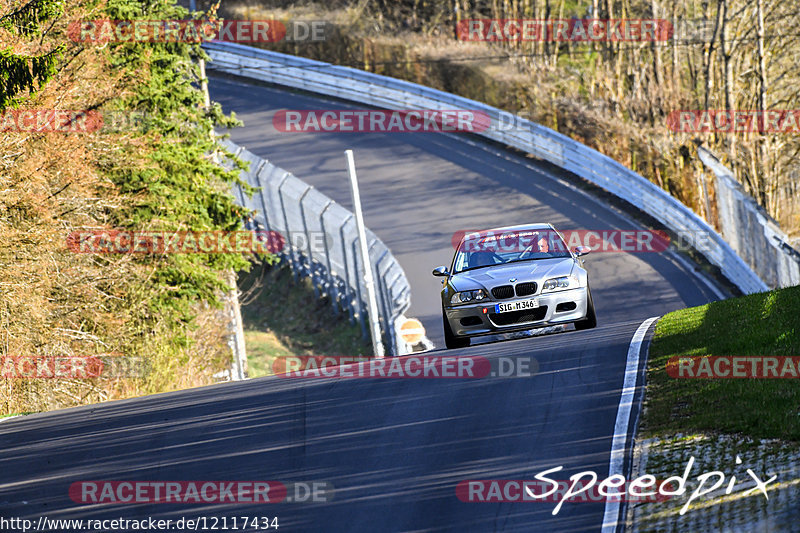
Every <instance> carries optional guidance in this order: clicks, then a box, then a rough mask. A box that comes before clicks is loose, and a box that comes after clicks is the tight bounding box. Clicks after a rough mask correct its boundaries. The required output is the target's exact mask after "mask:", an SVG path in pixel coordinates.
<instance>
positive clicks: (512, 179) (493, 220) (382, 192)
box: [0, 78, 716, 532]
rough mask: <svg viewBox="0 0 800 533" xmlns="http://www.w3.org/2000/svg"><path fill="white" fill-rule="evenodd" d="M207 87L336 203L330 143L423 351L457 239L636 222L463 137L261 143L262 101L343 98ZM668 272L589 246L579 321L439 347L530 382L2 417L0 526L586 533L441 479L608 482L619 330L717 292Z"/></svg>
mask: <svg viewBox="0 0 800 533" xmlns="http://www.w3.org/2000/svg"><path fill="white" fill-rule="evenodd" d="M210 88H211V93H212V99H214V100H216V101H219V102H221V103H222V104H223V106H224V108H225V109H226V110H228V111H236V113H237V115H238V116H239V117H240V118H242V119H243V120H244V121H245V124H246V126H245V127H244V128H240V129H238V130H235V131H233V132H232V139H233V141H234V142H236V143H238V144H240V145H244V146H246V147H247V148H248V149H249V150H250V151H252V152H254V153H256V154H257V155H260V156H262V157H264V158H268V159H269V160H270V161H272V162H273V163H275V164H276V165H278V166H281V167H283V168H285V169H287V170H290V171H291V172H293V173H294V174H295V175H297V176H298V177H300V178H302V179H304V180H306V181H307V182H309V183H311V184H313V185H315V186H316V187H317V188H318V189H320V190H321V191H322V192H324V193H325V194H327V195H329V196H330V197H332V198H333V199H335V200H337V201H338V202H340V203H342V204H343V205H345V206H347V207H349V206H350V200H349V189H348V183H347V175H346V173H345V170H344V168H345V165H344V155H343V153H342V152H343V151H344V150H345V149H348V148H352V149H353V150H354V151H355V157H356V165H357V168H358V171H359V181H360V184H361V194H362V203H363V205H364V209H365V220H366V223H367V225H368V226H369V227H370V228H371V229H372V230H373V231H374V232H375V233H376V234H377V235H378V236H379V237H380V238H381V239H383V241H384V242H385V243H386V244H387V245H388V246H389V247H390V248H391V249H392V251H393V253H394V254H395V256H396V257H397V259H398V260H399V261H400V263H401V265H402V266H403V268H404V269H405V271H406V274H407V275H408V278H409V280H410V282H411V286H412V307H411V310H410V311H409V313H408V315H409V316H416V317H418V318H420V319H421V320H422V321H423V323H424V324H425V326H426V328H427V329H428V332H429V337H430V338H431V340H432V341H433V342H434V343H435V344H436V345H437V346H440V345H442V344H443V339H442V337H443V335H442V331H441V315H440V308H439V302H438V290H439V287H440V285H439V281H438V280H437V279H436V278H434V277H432V276H431V275H430V271H431V269H432V268H433V267H435V266H437V265H440V264H447V263H449V261H450V258H451V256H452V253H453V249H452V245H451V236H452V234H453V233H454V232H455V231H458V230H463V229H478V228H485V227H495V226H504V225H511V224H517V223H521V222H531V221H550V222H553V223H554V224H555V226H556V227H557V228H559V229H564V230H568V229H596V230H609V229H635V228H638V226H637V225H636V224H634V223H633V222H632V221H631V220H629V219H628V218H627V217H626V216H625V215H624V214H622V213H619V212H617V211H616V210H614V209H611V208H609V207H607V206H605V205H604V204H603V203H602V202H599V201H597V200H596V199H594V198H592V197H591V196H589V195H588V194H587V193H585V192H583V191H582V190H581V189H580V188H578V187H576V186H575V185H574V184H572V182H571V181H570V179H569V178H568V177H565V176H562V175H560V173H559V172H558V171H556V170H553V169H552V168H551V167H549V166H546V165H542V164H540V163H538V162H536V161H534V160H531V159H526V158H523V157H520V156H518V155H515V154H510V153H508V152H506V151H504V150H502V149H500V148H498V147H496V146H492V145H487V144H484V143H482V142H480V141H478V140H476V139H474V138H468V137H464V136H457V135H449V134H432V133H420V134H358V133H339V134H297V133H292V134H288V133H279V132H277V131H276V130H275V129H274V128H273V127H272V122H271V119H272V115H273V114H274V113H275V112H276V111H277V110H280V109H327V108H335V109H339V108H356V107H357V106H355V105H351V104H346V103H343V102H338V101H333V100H329V99H326V98H323V97H316V96H309V95H304V94H297V93H292V92H287V91H284V90H282V89H278V88H271V87H267V86H263V85H251V84H247V83H245V82H244V81H242V80H232V79H225V78H213V79H212V81H211V84H210ZM684 265H685V262H681V261H676V260H675V258H674V256H672V255H670V254H666V253H649V254H627V253H595V254H591V255H589V256H588V258H587V260H586V266H587V268H588V269H589V271H590V279H591V283H592V287H593V295H594V300H595V305H596V308H597V316H598V322H599V326H598V327H597V328H596V329H594V330H589V331H581V332H578V331H568V332H566V333H559V334H555V335H546V336H539V337H532V338H524V339H517V340H511V341H506V342H501V343H498V342H491V341H492V339H488V342H481V343H480V344H477V345H474V346H472V347H470V348H467V349H464V350H459V351H454V352H448V355H449V354H451V353H455V354H464V355H481V356H485V357H487V358H490V359H494V358H500V357H511V358H520V357H530V358H535V359H536V361H537V363H538V369H539V370H538V373H536V374H535V375H534V376H532V377H527V378H505V379H501V378H485V379H474V380H459V379H453V380H445V379H438V380H437V379H430V380H422V379H419V380H411V379H407V380H400V379H391V380H390V379H375V380H370V379H351V380H348V379H319V380H309V379H304V380H287V379H282V378H276V377H270V378H262V379H256V380H250V381H247V382H240V383H228V384H223V385H217V386H212V387H205V388H200V389H193V390H189V391H182V392H176V393H169V394H162V395H157V396H151V397H145V398H139V399H134V400H126V401H120V402H114V403H110V404H104V405H98V406H90V407H82V408H76V409H69V410H65V411H59V412H52V413H44V414H38V415H32V416H28V417H24V418H17V419H13V420H10V421H7V422H3V423H0V472H2V476H0V516H3V517H9V516H11V517H25V518H29V519H32V520H34V521H36V520H38V518H39V517H40V516H43V515H46V516H47V517H48V518H59V517H61V518H83V519H86V518H118V517H122V518H144V517H154V518H164V519H166V518H172V519H176V518H180V517H181V516H184V517H197V516H207V517H211V516H216V517H219V518H221V517H223V516H227V517H232V516H270V517H271V516H278V517H279V520H280V525H281V528H280V530H281V531H320V532H330V531H364V532H394V531H453V532H456V531H458V532H460V531H520V532H523V531H524V532H529V531H570V532H573V531H598V530H599V529H600V526H601V524H602V520H603V511H604V507H603V505H602V504H600V503H567V504H565V505H564V506H563V508H562V509H561V511H560V512H559V513H558V514H557V515H556V516H553V515H552V511H553V507H554V505H555V504H554V503H543V502H536V503H531V502H525V503H464V502H461V501H459V499H458V498H457V497H456V495H455V487H456V485H457V484H458V482H459V481H461V480H466V479H533V476H534V475H535V474H536V473H538V472H541V471H543V470H547V469H550V468H554V467H556V466H563V467H564V470H563V471H561V472H559V473H558V475H553V476H552V477H554V478H557V479H568V477H569V476H570V475H572V474H575V473H577V472H580V471H584V470H593V471H594V472H596V473H597V474H598V476H599V477H600V478H604V477H606V476H607V475H608V461H609V453H610V450H611V439H612V434H613V430H614V422H615V417H616V412H617V406H618V403H619V398H620V392H621V388H622V382H623V373H624V371H625V365H626V354H627V351H628V346H629V343H630V341H631V337H632V336H633V333H634V331H635V330H636V329H637V327H638V326H639V324H640V323H641V322H642V321H643V320H644V319H645V318H647V317H650V316H656V315H662V314H664V313H667V312H669V311H671V310H674V309H678V308H682V307H686V306H694V305H699V304H703V303H706V302H708V301H711V300H714V299H716V297H715V296H714V294H715V292H714V291H713V290H712V289H710V288H709V285H708V283H707V282H704V281H702V280H700V279H699V278H698V277H697V275H696V274H695V273H694V272H693V271H691V269H690V268H687V267H685V266H684ZM442 353H444V352H441V351H436V352H433V354H439V355H440V354H442ZM641 370H642V368H641V365H640V368H639V371H640V372H641ZM640 393H641V391H639V394H640ZM634 411H636V410H635V409H634ZM636 416H637V413H636V412H634V413H633V418H634V419H635V417H636ZM80 480H156V481H171V480H279V481H284V482H297V481H324V482H328V483H332V484H333V486H334V487H336V493H335V498H334V499H333V500H332V501H330V502H326V503H315V504H303V503H296V502H292V503H288V502H286V503H276V504H270V505H247V504H202V505H201V504H175V503H171V504H144V503H140V504H131V503H128V504H121V503H117V504H103V505H97V504H77V503H74V502H73V501H72V500H70V498H69V496H68V489H69V486H70V484H72V483H73V482H75V481H80ZM61 530H64V531H67V530H70V529H68V528H61Z"/></svg>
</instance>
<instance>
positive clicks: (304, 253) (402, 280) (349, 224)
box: [220, 140, 411, 355]
mask: <svg viewBox="0 0 800 533" xmlns="http://www.w3.org/2000/svg"><path fill="white" fill-rule="evenodd" d="M220 144H222V145H223V146H224V147H225V148H227V149H228V150H229V151H231V152H232V153H234V154H235V155H237V156H238V157H239V158H240V159H241V160H242V161H245V162H246V163H248V170H245V171H242V173H241V175H240V176H241V178H242V180H243V181H245V182H246V183H248V184H250V185H252V186H253V187H259V188H260V190H259V191H257V192H256V193H255V194H253V196H247V194H245V193H244V191H242V189H241V187H238V186H236V187H234V190H233V192H234V196H235V197H236V199H237V201H238V202H239V203H240V205H242V206H244V207H247V208H249V209H252V210H254V211H256V215H255V217H254V219H253V221H252V222H251V223H249V227H248V229H250V230H263V231H268V232H270V231H271V232H277V233H279V234H280V235H281V236H282V237H283V242H284V246H283V247H282V249H281V250H280V251H279V252H278V254H277V255H279V256H281V258H282V259H283V260H285V261H287V262H288V264H289V266H290V267H291V269H292V273H293V275H294V276H295V278H298V277H309V278H311V282H312V286H313V288H314V294H315V295H316V296H317V297H320V296H322V295H327V296H328V298H329V300H330V302H331V304H332V305H333V308H334V310H335V311H337V312H346V313H347V314H348V315H349V316H350V318H351V320H353V321H357V322H359V323H360V324H361V332H362V334H363V335H364V337H365V338H367V320H368V318H367V317H368V316H369V314H368V313H367V293H366V287H365V286H364V276H363V274H362V272H363V271H364V270H363V265H362V264H361V260H360V257H361V254H360V253H358V231H357V229H356V222H355V216H354V215H353V213H351V212H350V211H348V210H347V209H345V208H344V207H342V206H341V205H339V204H337V203H336V202H334V201H333V200H331V199H330V198H328V197H327V196H325V195H324V194H322V193H321V192H319V191H318V190H316V189H315V188H314V187H312V186H311V185H308V184H307V183H305V182H303V181H302V180H300V179H298V178H296V177H295V176H293V175H292V174H290V173H289V172H287V171H286V170H283V169H282V168H279V167H276V166H275V165H273V164H272V163H270V162H268V161H266V160H264V159H261V158H260V157H258V156H257V155H255V154H253V153H252V152H249V151H247V150H245V149H244V148H242V147H240V146H237V145H236V144H234V143H232V142H230V141H229V140H222V141H220ZM342 163H343V164H344V156H343V157H342ZM366 234H367V247H368V249H369V267H370V268H372V269H373V270H372V271H373V277H374V278H375V284H376V292H377V297H378V298H377V299H378V314H379V321H380V326H381V332H382V338H383V341H384V344H385V345H386V349H387V350H386V351H387V353H389V354H391V355H400V354H401V353H402V352H403V349H402V348H403V346H402V344H401V343H402V341H401V339H399V337H398V335H397V332H396V322H397V320H398V319H399V318H400V317H401V316H402V315H403V313H404V312H405V311H406V310H407V309H408V307H409V306H410V304H411V287H410V286H409V284H408V279H407V278H406V274H405V272H404V271H403V269H402V267H401V266H400V264H399V263H398V262H397V260H396V259H395V258H394V256H393V255H392V253H391V252H390V251H389V249H388V248H387V247H386V245H385V244H384V243H383V242H382V241H381V240H380V239H379V238H378V237H376V236H375V234H374V233H373V232H372V231H370V230H367V232H366Z"/></svg>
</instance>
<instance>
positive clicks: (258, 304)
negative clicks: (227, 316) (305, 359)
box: [239, 264, 372, 377]
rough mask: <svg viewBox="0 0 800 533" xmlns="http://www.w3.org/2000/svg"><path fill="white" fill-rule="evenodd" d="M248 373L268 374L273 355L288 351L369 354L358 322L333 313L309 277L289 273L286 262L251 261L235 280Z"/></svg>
mask: <svg viewBox="0 0 800 533" xmlns="http://www.w3.org/2000/svg"><path fill="white" fill-rule="evenodd" d="M239 287H240V290H242V292H243V294H244V295H243V298H242V321H243V322H244V337H245V344H246V346H247V366H248V373H249V376H250V377H260V376H267V375H270V374H272V373H273V372H272V363H273V362H274V361H275V359H276V358H277V357H286V356H293V355H346V356H361V357H366V356H370V355H371V353H372V350H371V347H370V346H369V345H368V344H367V343H366V341H364V340H363V339H362V336H361V328H360V327H359V326H358V324H352V323H351V322H350V321H349V319H348V318H347V316H346V315H337V314H335V313H334V310H333V306H332V305H331V302H330V300H329V299H328V297H327V296H323V297H322V298H319V297H317V296H315V295H314V290H313V288H312V286H311V281H310V280H309V279H299V280H297V281H295V280H294V279H293V278H292V273H291V270H290V269H289V267H288V266H285V265H284V266H281V265H280V264H277V265H273V266H269V265H263V266H262V267H254V268H253V269H252V270H251V273H250V274H247V275H245V277H243V278H242V279H241V280H240V281H239Z"/></svg>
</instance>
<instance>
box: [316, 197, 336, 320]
mask: <svg viewBox="0 0 800 533" xmlns="http://www.w3.org/2000/svg"><path fill="white" fill-rule="evenodd" d="M332 205H333V200H328V203H326V204H325V207H323V208H322V211H320V213H319V227H320V230H321V231H322V242H323V243H324V245H325V263H326V264H325V266H326V267H327V269H328V298H330V299H331V305H332V306H333V308H334V309H336V298H335V293H334V291H335V290H336V287H335V286H334V285H335V283H336V281H335V278H334V274H333V265H331V251H330V249H329V248H328V232H327V230H326V229H325V211H327V210H328V208H329V207H330V206H332Z"/></svg>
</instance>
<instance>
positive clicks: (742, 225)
mask: <svg viewBox="0 0 800 533" xmlns="http://www.w3.org/2000/svg"><path fill="white" fill-rule="evenodd" d="M697 154H698V156H699V157H700V160H701V161H702V162H703V164H705V165H706V166H707V167H708V168H710V169H711V170H712V171H713V172H714V175H715V176H716V177H717V207H718V212H719V223H720V228H721V231H722V235H723V237H725V240H726V241H728V242H729V243H730V244H731V247H733V249H734V250H736V253H738V254H739V256H740V257H742V259H744V260H745V262H746V263H747V264H748V265H750V266H751V267H752V268H753V270H755V271H756V272H757V273H758V274H759V276H761V279H763V280H764V281H765V282H766V283H767V285H769V286H770V287H790V286H793V285H798V284H800V253H798V251H797V250H795V249H794V248H793V247H792V246H791V244H789V237H788V236H787V235H786V234H785V233H784V232H783V231H781V228H780V226H779V225H778V223H777V222H776V221H775V220H773V219H772V218H770V216H769V215H767V213H766V212H765V211H764V209H763V208H762V207H761V206H759V205H758V203H756V201H755V200H754V199H753V198H752V197H751V196H750V195H748V194H747V193H746V192H745V190H744V187H742V186H741V184H739V182H738V181H736V179H735V178H734V177H733V173H732V172H731V171H730V169H728V168H727V167H725V166H724V165H723V164H722V163H720V161H719V159H717V157H716V156H715V155H714V154H712V153H711V152H709V151H708V150H706V149H705V148H703V147H702V146H698V147H697Z"/></svg>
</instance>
